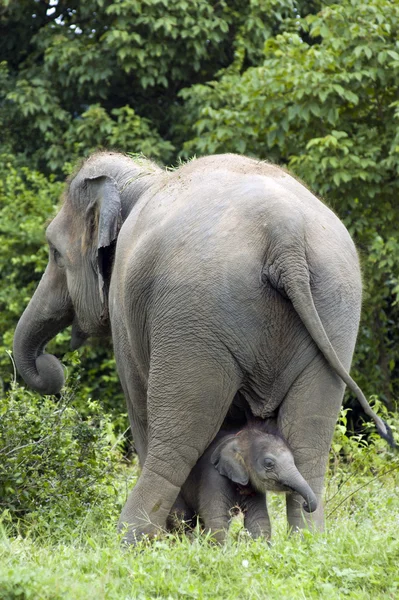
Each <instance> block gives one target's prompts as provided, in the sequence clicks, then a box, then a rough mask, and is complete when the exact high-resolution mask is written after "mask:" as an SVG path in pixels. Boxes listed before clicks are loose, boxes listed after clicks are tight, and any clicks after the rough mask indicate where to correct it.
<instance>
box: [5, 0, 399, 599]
mask: <svg viewBox="0 0 399 600" xmlns="http://www.w3.org/2000/svg"><path fill="white" fill-rule="evenodd" d="M398 82H399V3H398V2H397V0H362V2H359V0H342V1H340V2H337V3H333V2H329V1H326V2H320V1H318V0H314V1H313V0H310V1H306V0H84V2H83V1H80V0H49V1H45V0H0V249H1V250H0V274H1V288H0V597H1V598H5V599H7V600H16V599H18V600H25V599H28V598H35V599H36V598H49V599H50V598H51V600H55V599H58V598H63V599H65V598H73V599H74V600H78V599H79V598H82V599H84V600H86V599H87V598H89V597H90V598H94V597H95V598H107V599H108V598H115V599H118V600H120V599H121V598H135V599H136V598H153V597H156V598H174V599H175V598H187V597H190V598H212V599H214V598H231V600H233V599H234V600H235V599H236V598H243V599H245V598H251V599H252V598H262V599H263V598H265V597H267V598H270V599H273V598H278V599H279V600H280V599H281V598H290V600H293V599H295V598H301V599H302V598H304V597H306V598H313V597H315V598H324V597H325V598H329V599H331V598H335V597H336V598H341V597H347V596H348V597H351V598H361V599H362V600H364V599H365V598H369V597H370V598H373V600H375V599H376V598H380V597H381V598H388V597H392V598H394V597H397V596H398V594H399V579H398V574H397V562H398V560H399V540H398V536H397V525H398V522H397V515H398V514H399V495H398V487H399V475H398V469H399V457H398V456H397V455H394V454H393V453H390V451H389V450H388V449H387V447H386V444H385V443H384V442H382V441H381V440H379V439H377V438H376V437H374V436H373V434H369V435H367V436H364V430H363V429H362V428H361V427H360V426H359V422H358V417H355V421H356V423H354V422H353V415H354V414H355V413H354V412H352V411H347V410H344V411H343V412H342V414H341V417H340V420H339V423H338V425H337V428H336V432H335V436H334V440H333V445H332V453H331V461H330V466H329V474H328V478H327V481H328V485H327V491H326V506H327V511H326V514H327V523H328V533H327V534H325V535H324V536H323V535H320V536H311V535H306V534H304V536H303V537H302V538H299V537H295V536H294V537H292V538H290V539H288V538H287V537H286V536H285V533H284V532H285V526H286V524H285V520H284V518H282V520H280V521H278V520H277V522H276V525H277V526H276V530H277V541H276V542H274V543H273V545H272V546H271V547H269V546H268V545H267V544H264V543H262V542H256V541H253V540H248V539H246V538H245V536H244V537H240V536H241V534H237V535H238V538H237V536H236V538H237V539H239V543H238V545H236V544H235V542H229V543H228V544H227V546H226V547H225V548H224V549H223V550H222V549H219V548H215V547H213V546H212V545H210V543H209V539H208V538H207V537H206V536H205V537H204V536H201V535H199V530H198V529H197V530H196V531H195V532H192V535H191V537H188V538H187V537H186V536H182V537H177V538H176V537H172V538H169V539H166V540H163V539H160V540H159V541H157V542H154V543H153V544H152V545H151V547H148V548H146V551H145V552H142V549H139V551H138V552H137V553H135V554H134V553H133V554H132V555H131V554H129V553H121V552H120V549H119V545H118V544H119V542H118V539H117V536H116V533H115V524H116V521H117V518H118V513H119V511H120V507H121V505H123V503H124V500H125V498H126V494H127V489H128V488H129V486H130V487H131V485H132V483H133V482H134V481H135V479H136V478H137V468H135V467H133V469H132V468H131V467H129V468H127V467H124V466H123V464H124V463H123V461H122V460H121V458H122V457H123V456H126V454H128V455H129V458H131V454H130V452H129V450H128V443H127V442H126V437H125V434H126V428H127V418H126V408H125V402H124V399H123V397H122V393H121V389H120V385H119V383H118V379H117V376H116V371H115V365H114V360H113V356H112V348H111V343H110V341H106V340H96V341H95V343H94V344H93V345H87V346H86V347H84V348H82V349H81V350H80V351H77V352H70V351H69V337H70V332H68V331H66V332H63V333H62V334H60V335H58V336H57V338H56V339H55V340H53V341H52V342H51V344H49V350H50V351H51V352H53V353H55V354H56V355H58V356H59V357H61V358H62V361H63V363H64V365H65V367H66V371H67V386H66V388H65V390H64V391H63V393H62V394H61V396H60V397H57V398H51V397H45V398H40V397H39V396H38V395H37V394H35V393H33V392H31V391H29V390H27V389H25V388H24V387H21V386H20V385H18V383H16V382H15V374H14V370H13V364H12V361H11V360H10V357H9V354H8V353H9V351H10V350H11V348H12V339H13V332H14V329H15V326H16V323H17V321H18V319H19V317H20V315H21V314H22V311H23V310H24V308H25V306H26V305H27V303H28V301H29V299H30V298H31V296H32V294H33V291H34V289H35V287H36V285H37V283H38V281H39V279H40V277H41V274H42V273H43V271H44V269H45V266H46V263H47V247H46V244H45V236H44V231H45V224H46V221H47V220H48V219H49V218H51V217H52V216H53V215H54V213H55V212H56V209H57V205H58V204H59V202H60V198H61V195H62V191H63V188H64V183H63V182H64V180H65V178H66V176H67V175H68V174H69V173H70V172H71V171H72V169H73V166H74V164H75V163H76V162H77V161H78V160H80V159H81V158H82V157H85V156H87V155H88V154H89V153H90V152H92V151H93V150H95V149H98V148H112V149H116V150H118V151H122V152H127V153H132V154H134V155H137V154H144V155H145V156H147V157H149V158H152V159H154V160H156V161H157V162H159V164H161V165H163V166H165V168H171V167H173V166H176V165H178V164H179V162H180V161H184V160H188V159H190V158H191V157H193V156H201V155H205V154H210V153H221V152H238V153H243V154H247V155H249V156H255V157H257V158H260V159H264V160H268V161H272V162H275V163H277V164H280V165H282V166H284V167H286V168H288V169H289V170H291V171H292V172H293V173H294V174H296V175H297V176H298V177H299V178H301V179H302V180H303V181H304V182H305V184H307V185H308V186H309V187H310V188H311V189H312V190H313V191H314V192H315V193H316V194H318V195H319V196H320V197H321V198H322V199H323V200H324V201H325V202H326V203H327V204H328V205H329V206H330V207H331V208H332V209H333V210H334V211H335V212H336V213H337V214H338V216H339V217H340V218H341V219H342V220H343V221H344V223H345V225H346V226H347V228H348V229H349V231H350V233H351V235H352V236H353V238H354V240H355V242H356V244H357V247H358V250H359V255H360V260H361V264H362V271H363V283H364V297H363V312H362V320H361V325H360V331H359V337H358V343H357V347H356V352H355V356H354V361H353V367H352V375H353V377H354V378H355V379H356V381H357V382H358V383H359V384H360V386H361V387H362V388H363V390H364V391H365V393H366V395H367V396H369V397H370V396H372V395H373V402H374V405H375V407H376V409H377V410H379V412H380V413H381V412H382V413H384V416H385V417H386V418H387V419H388V420H389V422H390V424H391V426H392V428H393V430H394V434H395V435H396V436H397V424H396V422H395V421H396V418H395V417H392V416H389V415H387V412H386V408H388V409H389V410H391V411H392V410H395V409H397V408H398V405H397V398H398V397H399V240H398V223H399V202H398V191H399V176H398V175H399V92H398ZM346 402H347V404H346V405H347V406H351V407H353V408H355V407H357V404H356V403H354V402H353V401H352V399H351V397H350V395H348V397H347V399H346ZM384 405H385V406H384ZM351 419H352V423H350V420H351ZM354 425H355V430H356V435H354V436H353V435H349V431H350V430H353V426H354ZM370 431H371V430H370V429H369V432H370ZM352 433H353V432H352ZM271 508H272V509H274V508H277V511H278V513H279V514H280V516H282V515H283V512H284V510H283V506H282V500H281V499H273V498H272V500H271ZM236 538H234V539H236ZM240 540H241V541H240ZM342 594H343V596H342Z"/></svg>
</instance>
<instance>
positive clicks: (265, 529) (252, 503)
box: [244, 493, 272, 540]
mask: <svg viewBox="0 0 399 600" xmlns="http://www.w3.org/2000/svg"><path fill="white" fill-rule="evenodd" d="M244 526H245V529H246V530H247V531H248V533H250V534H251V536H252V537H253V538H258V537H263V538H265V539H267V540H269V539H270V538H271V535H272V527H271V524H270V519H269V513H268V512H267V503H266V497H265V496H264V495H263V494H258V493H256V494H255V495H254V496H249V497H248V498H247V499H246V501H245V518H244Z"/></svg>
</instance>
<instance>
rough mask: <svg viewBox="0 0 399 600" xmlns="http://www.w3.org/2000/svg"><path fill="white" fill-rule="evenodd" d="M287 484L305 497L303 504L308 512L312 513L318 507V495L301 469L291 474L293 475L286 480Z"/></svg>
mask: <svg viewBox="0 0 399 600" xmlns="http://www.w3.org/2000/svg"><path fill="white" fill-rule="evenodd" d="M285 485H287V487H289V488H290V489H291V490H292V491H293V492H297V493H298V494H300V495H301V496H302V498H304V499H305V502H304V504H303V509H304V510H306V512H308V513H312V512H314V511H315V510H316V508H317V499H316V496H315V494H314V492H313V490H312V488H311V487H310V485H309V484H308V483H307V482H306V481H305V479H304V478H303V477H302V475H301V474H300V473H299V471H297V470H295V473H293V474H291V476H290V477H289V478H288V479H287V481H286V482H285Z"/></svg>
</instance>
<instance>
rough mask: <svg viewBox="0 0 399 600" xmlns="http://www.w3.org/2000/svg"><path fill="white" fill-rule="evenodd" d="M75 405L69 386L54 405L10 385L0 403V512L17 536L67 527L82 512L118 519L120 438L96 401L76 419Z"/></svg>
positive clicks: (45, 398) (77, 519) (46, 399)
mask: <svg viewBox="0 0 399 600" xmlns="http://www.w3.org/2000/svg"><path fill="white" fill-rule="evenodd" d="M75 400H76V399H75V395H74V391H73V389H70V388H69V389H67V390H66V391H65V392H63V393H62V395H61V397H60V399H59V400H57V399H56V398H54V397H50V396H47V397H44V398H42V397H40V396H38V395H37V394H35V393H32V392H29V391H27V390H25V389H24V388H22V387H20V386H18V385H17V384H13V385H12V386H11V389H10V391H9V392H7V393H6V394H5V396H4V398H3V399H2V403H1V408H0V508H1V509H2V510H3V511H5V514H6V515H7V516H8V520H9V521H11V525H12V527H13V528H17V529H18V530H19V531H22V532H25V531H27V530H28V529H29V530H32V529H33V530H36V531H37V530H38V531H40V532H43V530H45V529H47V528H49V529H51V530H52V531H54V530H58V529H62V528H63V527H65V525H66V524H68V527H69V529H71V527H72V528H73V526H74V524H77V523H78V522H79V520H80V521H81V520H82V517H83V516H87V513H89V512H90V513H92V516H93V515H94V517H96V516H98V517H100V518H101V519H107V518H109V519H111V520H113V521H115V519H116V518H117V515H118V511H119V508H120V507H118V506H117V505H118V502H117V487H116V483H117V477H116V470H117V468H118V465H120V458H121V456H120V451H119V438H115V434H114V429H113V425H112V422H111V419H110V417H109V416H108V415H106V414H104V413H103V412H102V410H101V408H100V406H99V404H98V403H97V402H95V401H92V400H90V399H89V400H87V408H86V414H85V417H84V418H83V417H82V416H81V414H80V413H79V412H78V410H77V409H76V406H75ZM3 516H4V512H3Z"/></svg>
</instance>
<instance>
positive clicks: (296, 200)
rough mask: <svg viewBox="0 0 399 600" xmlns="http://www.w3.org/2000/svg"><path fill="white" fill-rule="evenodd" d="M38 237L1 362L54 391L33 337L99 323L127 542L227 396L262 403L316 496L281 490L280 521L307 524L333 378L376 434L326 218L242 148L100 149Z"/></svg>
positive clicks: (347, 284)
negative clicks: (187, 152)
mask: <svg viewBox="0 0 399 600" xmlns="http://www.w3.org/2000/svg"><path fill="white" fill-rule="evenodd" d="M47 239H48V243H49V247H50V253H49V254H50V255H49V263H48V265H47V268H46V271H45V273H44V275H43V277H42V279H41V281H40V283H39V286H38V288H37V290H36V292H35V294H34V296H33V298H32V299H31V301H30V303H29V305H28V307H27V308H26V310H25V312H24V313H23V315H22V317H21V319H20V321H19V323H18V326H17V329H16V332H15V339H14V357H15V362H16V365H17V368H18V371H19V372H20V374H21V375H22V377H23V378H24V380H25V381H26V383H27V384H28V385H30V386H31V387H33V388H34V389H36V390H38V391H40V392H41V393H43V394H54V393H56V392H59V391H60V389H61V386H62V385H63V381H64V376H63V369H62V366H61V364H60V363H59V362H58V360H57V359H56V358H55V357H53V356H51V355H48V354H44V347H45V345H46V343H47V342H48V341H49V340H50V339H51V338H52V337H54V336H55V335H56V333H58V332H59V331H61V330H62V329H64V328H65V327H66V326H68V325H69V324H71V323H72V324H73V331H72V346H73V347H75V348H76V347H78V346H79V345H80V344H81V343H82V342H83V341H84V340H85V338H86V337H88V336H93V335H100V336H105V335H109V334H111V335H112V340H113V345H114V351H115V358H116V363H117V368H118V373H119V377H120V380H121V382H122V386H123V389H124V393H125V395H126V400H127V406H128V412H129V417H130V423H131V426H132V430H133V437H134V440H135V443H136V447H137V450H138V454H139V459H140V463H141V465H142V472H141V475H140V478H139V480H138V483H137V485H136V486H135V488H134V489H133V491H132V493H131V494H130V496H129V498H128V500H127V502H126V505H125V507H124V508H123V511H122V514H121V517H120V523H121V525H122V524H124V523H126V524H127V526H128V529H127V532H126V539H127V541H134V539H136V537H138V536H140V535H141V534H143V533H148V534H153V533H154V532H156V531H157V530H158V528H163V527H165V524H166V519H167V517H168V514H169V512H170V510H171V507H172V505H173V503H174V502H175V500H176V498H177V496H178V493H179V490H180V488H181V486H182V485H183V483H184V482H185V480H186V479H187V477H188V475H189V473H190V471H191V469H192V468H193V466H194V465H195V464H196V462H197V460H198V458H199V457H200V456H201V455H202V454H203V452H204V450H205V449H206V448H207V447H208V445H209V444H210V442H211V441H212V440H213V439H214V437H215V436H216V434H217V432H218V431H219V430H220V428H221V425H222V423H223V421H224V419H225V417H226V414H227V413H228V411H229V407H231V405H232V402H233V400H234V404H235V407H236V408H238V409H240V406H243V405H245V406H244V410H245V408H246V409H247V410H249V411H250V413H252V414H253V415H254V416H256V417H260V418H262V419H265V418H268V417H270V416H272V415H274V416H276V417H277V421H278V428H279V431H280V432H281V434H282V435H283V437H284V438H285V439H286V440H287V441H288V443H289V445H290V448H291V449H292V451H293V454H294V457H295V463H296V465H297V467H298V469H299V471H300V472H301V474H302V476H303V477H304V478H305V479H306V481H307V482H308V483H309V485H310V486H311V488H312V489H313V491H314V492H315V494H316V497H317V502H318V508H317V510H316V511H315V512H314V513H312V514H311V515H310V516H309V515H308V514H307V513H306V512H305V513H304V512H303V510H302V501H301V499H300V498H299V496H298V494H297V493H292V494H289V495H288V496H287V514H288V522H289V525H290V526H291V527H293V528H297V527H303V526H304V524H305V523H306V521H307V522H308V524H309V525H310V524H311V523H312V522H313V523H314V524H315V525H316V527H318V528H321V527H322V524H323V504H322V501H321V495H322V490H323V480H324V474H325V469H326V462H327V457H328V452H329V447H330V442H331V437H332V434H333V429H334V424H335V422H336V419H337V415H338V412H339V408H340V405H341V400H342V396H343V392H344V382H345V383H346V384H348V385H349V386H350V388H351V389H352V390H354V391H355V393H356V394H357V397H358V398H359V400H360V402H361V403H362V406H363V408H364V409H365V410H366V412H368V414H370V415H371V416H372V417H373V418H374V420H375V421H376V423H377V427H378V428H379V431H380V432H382V434H384V432H385V425H384V423H383V422H382V421H381V420H380V419H379V418H378V417H376V416H375V415H374V413H372V411H371V409H370V407H369V406H368V404H367V401H366V399H365V398H364V396H363V395H362V393H361V391H360V389H359V388H358V387H357V386H356V384H355V382H354V381H353V380H352V379H351V378H350V376H349V375H348V369H349V368H350V363H351V358H352V353H353V349H354V346H355V340H356V334H357V328H358V323H359V316H360V304H361V280H360V269H359V264H358V258H357V255H356V250H355V247H354V245H353V242H352V240H351V238H350V236H349V234H348V232H347V230H346V229H345V227H344V225H343V224H342V223H341V222H340V221H339V219H338V218H337V217H336V216H335V214H334V213H333V212H332V211H331V210H329V209H328V208H327V207H326V206H325V205H324V204H323V203H322V202H320V201H319V200H318V199H317V198H316V197H315V196H313V194H311V193H310V192H309V191H308V190H307V189H306V188H305V187H304V186H303V185H301V184H300V183H299V182H298V181H297V180H296V179H294V178H293V177H291V176H290V175H288V174H287V173H286V172H284V171H283V170H281V169H279V168H278V167H275V166H272V165H268V164H266V163H263V162H259V161H256V160H253V159H249V158H245V157H241V156H237V155H219V156H209V157H206V158H201V159H198V160H193V161H192V162H190V163H188V164H185V165H183V166H181V167H180V168H179V169H177V170H175V171H172V172H170V171H169V172H165V171H163V170H161V169H160V168H158V167H157V166H156V165H154V164H152V163H150V162H148V161H138V162H134V161H133V160H132V159H130V158H128V157H126V156H123V155H120V154H117V153H109V152H102V153H97V154H95V155H93V156H92V157H90V158H89V159H88V160H87V161H86V162H85V163H84V164H83V165H82V167H81V168H80V170H79V171H78V172H77V174H76V175H75V176H74V177H73V179H72V180H71V182H70V184H69V186H68V189H67V191H66V194H65V201H64V204H63V206H62V208H61V210H60V211H59V213H58V214H57V216H56V217H55V219H54V220H53V221H52V223H51V224H50V225H49V226H48V229H47ZM116 242H117V243H116ZM115 244H116V250H115ZM114 254H115V260H114V261H113V257H114Z"/></svg>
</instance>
